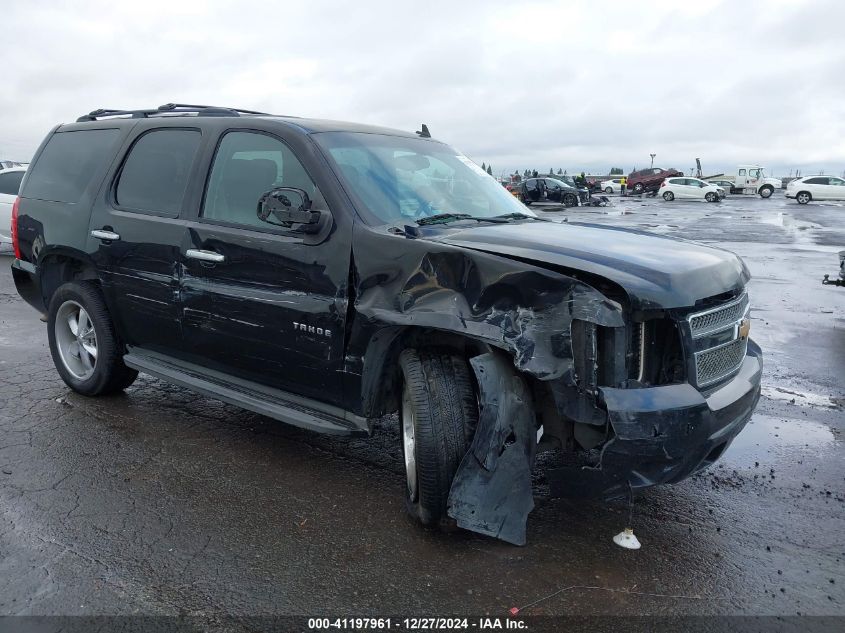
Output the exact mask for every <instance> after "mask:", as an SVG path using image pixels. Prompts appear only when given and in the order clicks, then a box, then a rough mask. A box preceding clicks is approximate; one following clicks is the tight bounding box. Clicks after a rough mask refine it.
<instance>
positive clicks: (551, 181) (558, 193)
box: [521, 178, 590, 207]
mask: <svg viewBox="0 0 845 633" xmlns="http://www.w3.org/2000/svg"><path fill="white" fill-rule="evenodd" d="M521 193H522V201H523V202H524V203H525V204H531V203H532V202H560V203H561V204H564V205H566V206H567V207H577V206H578V202H579V200H580V201H582V202H587V201H588V200H589V199H590V193H589V192H588V191H587V190H586V189H583V190H578V189H576V188H575V187H572V186H570V185H568V184H566V183H565V182H563V181H562V180H558V179H556V178H529V179H528V180H525V181H524V182H523V183H522V188H521Z"/></svg>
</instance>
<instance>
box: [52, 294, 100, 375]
mask: <svg viewBox="0 0 845 633" xmlns="http://www.w3.org/2000/svg"><path fill="white" fill-rule="evenodd" d="M55 328H56V331H55V334H56V347H58V349H59V356H60V357H61V359H62V363H63V364H64V366H65V369H67V370H68V371H69V372H70V374H71V375H72V376H73V377H74V378H76V379H77V380H87V379H88V378H90V377H91V374H93V373H94V369H95V367H96V366H97V333H96V332H95V331H94V323H93V322H92V321H91V318H90V317H89V316H88V313H87V312H86V311H85V308H83V307H82V306H81V305H79V304H78V303H77V302H76V301H65V302H64V303H63V304H62V305H61V307H59V311H58V312H57V313H56V325H55Z"/></svg>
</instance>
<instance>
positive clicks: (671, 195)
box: [663, 191, 675, 202]
mask: <svg viewBox="0 0 845 633" xmlns="http://www.w3.org/2000/svg"><path fill="white" fill-rule="evenodd" d="M663 199H664V200H665V201H666V202H672V200H674V199H675V194H674V193H672V192H671V191H667V192H666V193H664V194H663Z"/></svg>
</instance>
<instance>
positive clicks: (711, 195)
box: [704, 191, 719, 202]
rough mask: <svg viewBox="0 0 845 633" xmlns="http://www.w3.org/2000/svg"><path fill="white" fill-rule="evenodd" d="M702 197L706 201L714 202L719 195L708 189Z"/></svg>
mask: <svg viewBox="0 0 845 633" xmlns="http://www.w3.org/2000/svg"><path fill="white" fill-rule="evenodd" d="M704 199H705V200H707V202H716V201H717V200H718V199H719V196H718V195H717V194H715V193H713V192H712V191H708V192H707V194H706V195H705V196H704Z"/></svg>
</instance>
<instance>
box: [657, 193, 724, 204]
mask: <svg viewBox="0 0 845 633" xmlns="http://www.w3.org/2000/svg"><path fill="white" fill-rule="evenodd" d="M667 193H668V192H667ZM704 199H705V200H707V202H716V201H717V200H718V199H719V196H718V195H717V194H715V193H713V192H712V191H708V192H707V193H706V194H705V196H704Z"/></svg>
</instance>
